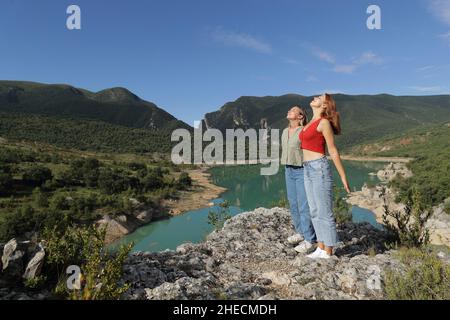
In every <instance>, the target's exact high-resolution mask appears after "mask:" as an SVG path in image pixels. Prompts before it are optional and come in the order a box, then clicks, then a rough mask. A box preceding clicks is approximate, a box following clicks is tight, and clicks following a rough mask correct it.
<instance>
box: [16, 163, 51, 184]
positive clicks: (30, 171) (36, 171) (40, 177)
mask: <svg viewBox="0 0 450 320" xmlns="http://www.w3.org/2000/svg"><path fill="white" fill-rule="evenodd" d="M51 179H52V171H51V170H50V169H49V168H47V167H43V166H40V165H36V164H35V165H33V166H31V167H29V168H26V169H25V170H24V172H23V176H22V180H23V181H24V182H26V183H28V184H30V185H33V186H42V185H43V184H44V182H46V181H47V180H51Z"/></svg>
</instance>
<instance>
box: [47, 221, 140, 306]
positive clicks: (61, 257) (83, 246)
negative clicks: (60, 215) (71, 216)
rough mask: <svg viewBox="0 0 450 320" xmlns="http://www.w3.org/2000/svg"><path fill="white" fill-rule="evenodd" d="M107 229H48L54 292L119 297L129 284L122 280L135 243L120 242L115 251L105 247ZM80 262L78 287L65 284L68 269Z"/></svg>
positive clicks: (83, 296) (90, 297) (70, 295)
mask: <svg viewBox="0 0 450 320" xmlns="http://www.w3.org/2000/svg"><path fill="white" fill-rule="evenodd" d="M105 235H106V232H105V230H98V229H96V228H95V227H93V226H91V227H84V228H79V227H69V228H67V229H66V230H58V229H57V228H53V229H46V230H45V231H44V238H45V239H46V246H47V252H48V255H47V259H46V264H47V270H48V271H49V273H48V274H50V275H54V280H56V281H57V284H56V287H55V293H56V294H58V295H60V296H62V297H64V298H68V299H74V300H110V299H118V298H120V296H121V295H122V294H123V293H124V292H125V291H126V290H128V288H129V285H128V284H122V283H121V278H122V272H123V263H124V262H125V259H126V258H127V256H128V253H129V252H130V250H131V248H132V246H133V245H132V244H129V245H127V246H121V247H120V249H119V250H118V251H117V253H115V254H112V253H110V252H108V251H107V250H106V248H105V247H104V243H105ZM70 265H77V266H79V267H80V269H81V272H82V281H81V286H80V288H79V289H74V290H72V291H70V290H69V289H68V288H67V287H66V285H65V284H66V275H65V271H66V269H67V267H68V266H70Z"/></svg>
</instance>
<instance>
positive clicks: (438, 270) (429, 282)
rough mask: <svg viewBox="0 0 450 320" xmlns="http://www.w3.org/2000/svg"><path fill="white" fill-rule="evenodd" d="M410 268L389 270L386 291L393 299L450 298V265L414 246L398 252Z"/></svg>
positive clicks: (386, 276)
mask: <svg viewBox="0 0 450 320" xmlns="http://www.w3.org/2000/svg"><path fill="white" fill-rule="evenodd" d="M398 256H399V258H400V260H401V262H402V263H403V264H404V265H405V266H406V267H405V268H406V270H404V271H403V272H402V271H398V270H386V275H385V292H386V295H387V298H388V299H391V300H448V299H450V266H449V265H447V264H445V263H444V262H442V261H441V260H440V259H439V258H438V257H436V255H435V254H433V253H432V252H427V251H425V250H421V249H417V248H413V249H401V250H400V251H399V253H398Z"/></svg>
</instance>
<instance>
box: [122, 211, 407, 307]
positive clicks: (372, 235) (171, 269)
mask: <svg viewBox="0 0 450 320" xmlns="http://www.w3.org/2000/svg"><path fill="white" fill-rule="evenodd" d="M293 232H294V230H293V227H292V225H291V218H290V213H289V211H288V210H286V209H282V208H273V209H263V208H259V209H256V210H254V211H251V212H246V213H242V214H239V215H237V216H234V217H233V218H232V219H230V220H228V221H227V222H226V224H225V226H224V228H223V229H222V230H220V231H214V232H213V233H211V234H210V235H209V236H208V237H207V240H206V241H205V242H203V243H200V244H190V243H187V244H183V245H181V246H179V247H178V248H177V250H176V251H169V250H166V251H163V252H158V253H136V254H133V255H132V256H130V258H129V260H128V261H127V263H126V265H125V276H124V280H125V281H127V282H128V283H131V284H132V287H131V289H130V290H129V292H128V293H127V294H126V296H125V298H126V299H383V298H384V293H383V281H382V279H383V274H384V270H386V269H387V268H394V269H396V270H400V269H401V268H402V266H401V265H400V263H399V262H398V261H397V260H396V258H394V256H393V254H392V252H391V251H384V241H385V234H384V233H383V232H382V231H379V230H377V229H375V228H373V227H372V226H371V225H370V224H358V225H356V224H353V223H347V224H345V225H341V226H339V227H338V233H339V237H340V240H341V241H342V243H341V245H340V246H339V247H337V250H336V256H334V257H332V258H331V259H329V260H312V259H310V258H307V257H306V256H305V255H304V254H298V253H297V252H296V251H295V250H294V246H293V245H290V244H288V243H287V241H286V238H287V237H288V236H290V235H292V234H293Z"/></svg>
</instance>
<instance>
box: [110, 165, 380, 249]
mask: <svg viewBox="0 0 450 320" xmlns="http://www.w3.org/2000/svg"><path fill="white" fill-rule="evenodd" d="M344 165H345V168H346V172H347V177H348V180H349V182H350V185H351V188H352V190H355V191H356V190H360V189H361V187H362V186H363V184H364V183H371V184H375V183H377V182H378V179H377V177H376V176H373V175H369V173H370V172H376V171H377V170H379V169H381V168H382V167H383V166H384V164H382V163H376V162H374V163H371V162H367V163H361V162H353V161H345V162H344ZM333 178H334V181H335V184H336V185H337V186H341V182H340V179H339V176H338V174H337V172H336V170H335V169H334V166H333ZM211 179H212V181H213V182H214V183H215V184H217V185H220V186H223V187H226V188H227V189H228V191H227V192H225V193H224V194H223V195H222V197H221V198H220V199H216V200H214V201H213V203H215V204H218V203H220V202H222V201H224V200H226V201H228V202H229V203H230V205H231V207H230V211H231V212H230V213H231V215H236V214H238V213H239V212H242V211H249V210H253V209H255V208H258V207H273V206H274V205H276V204H277V203H278V202H279V201H280V200H281V199H285V198H286V187H285V181H284V168H280V171H279V172H278V174H277V175H274V176H261V175H260V166H257V165H248V166H228V167H216V168H213V169H212V170H211ZM210 210H219V207H218V206H217V205H216V206H214V207H211V208H203V209H199V210H193V211H189V212H186V213H185V214H183V215H180V216H176V217H172V218H170V219H164V220H159V221H154V222H152V223H150V224H149V225H146V226H144V227H141V228H139V229H138V230H136V231H135V232H133V233H132V234H130V235H128V236H126V237H124V238H122V239H121V240H120V241H119V242H118V243H116V244H114V245H113V248H114V247H116V246H117V244H121V243H129V242H131V241H133V242H134V243H135V246H134V248H133V251H161V250H164V249H175V248H176V247H177V246H178V245H180V244H182V243H184V242H194V243H195V242H201V241H203V240H204V239H205V237H206V235H208V234H209V233H210V232H211V231H212V230H213V227H212V226H210V225H209V224H208V213H209V211H210ZM352 216H353V221H355V222H362V221H367V222H370V223H371V224H373V225H375V226H378V227H379V225H378V224H377V222H376V219H375V216H374V215H373V213H372V212H370V211H368V210H365V209H362V208H358V207H353V208H352Z"/></svg>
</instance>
